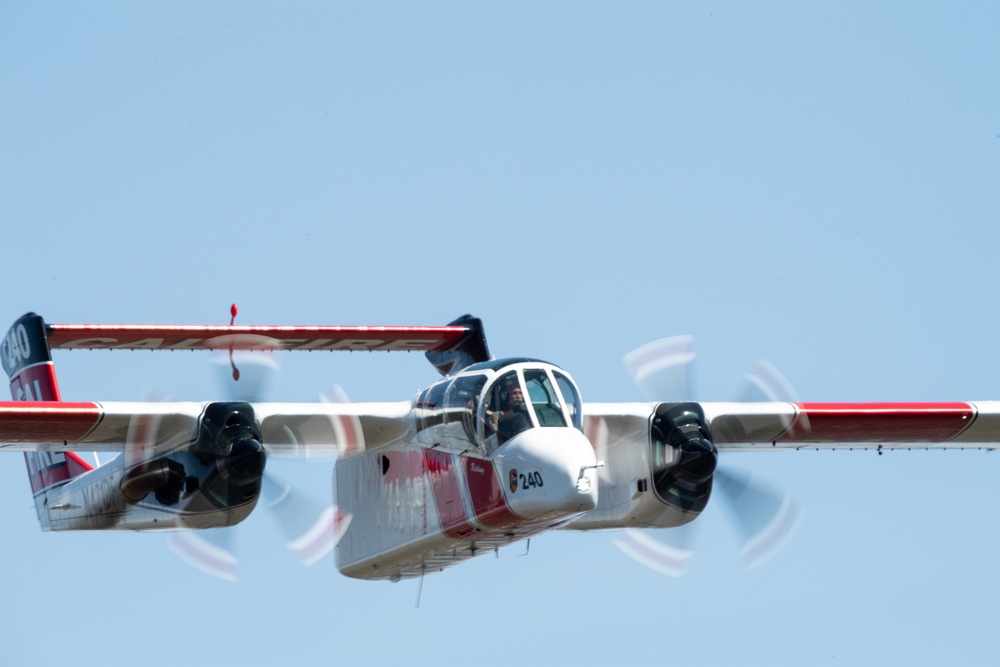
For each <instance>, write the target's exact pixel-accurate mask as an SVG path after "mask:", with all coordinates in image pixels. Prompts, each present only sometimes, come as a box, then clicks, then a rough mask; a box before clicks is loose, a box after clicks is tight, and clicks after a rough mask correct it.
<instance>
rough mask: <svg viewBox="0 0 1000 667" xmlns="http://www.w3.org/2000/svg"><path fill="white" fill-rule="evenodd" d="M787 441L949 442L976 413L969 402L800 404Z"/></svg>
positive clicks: (964, 427)
mask: <svg viewBox="0 0 1000 667" xmlns="http://www.w3.org/2000/svg"><path fill="white" fill-rule="evenodd" d="M796 405H797V406H798V408H799V411H800V413H799V416H798V418H797V419H796V420H795V423H793V424H792V426H791V427H790V428H789V429H788V431H787V432H786V433H784V434H782V436H781V437H780V438H779V440H782V441H787V442H832V441H842V442H946V441H948V440H951V439H952V438H955V437H956V436H958V434H960V433H961V432H962V431H964V430H965V429H967V428H968V427H969V425H970V424H972V422H973V420H974V419H975V416H976V411H975V409H974V408H973V407H972V406H971V405H970V404H968V403H961V402H957V403H864V404H859V403H798V404H796Z"/></svg>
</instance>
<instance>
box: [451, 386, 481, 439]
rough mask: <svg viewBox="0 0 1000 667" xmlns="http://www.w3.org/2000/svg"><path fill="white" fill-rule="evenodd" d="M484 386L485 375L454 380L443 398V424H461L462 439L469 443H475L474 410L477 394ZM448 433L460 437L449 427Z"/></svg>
mask: <svg viewBox="0 0 1000 667" xmlns="http://www.w3.org/2000/svg"><path fill="white" fill-rule="evenodd" d="M484 384H486V376H485V375H474V376H472V377H460V378H456V379H455V381H454V382H452V383H451V386H450V387H449V388H448V395H447V396H446V397H445V422H446V423H447V424H449V425H450V424H461V430H462V432H463V433H464V439H465V440H468V441H469V442H470V443H474V442H477V438H476V409H477V408H478V404H479V393H480V392H481V391H482V390H483V385H484ZM448 432H449V434H450V435H451V436H452V437H460V436H458V434H457V433H454V432H453V429H452V428H451V426H449V427H448Z"/></svg>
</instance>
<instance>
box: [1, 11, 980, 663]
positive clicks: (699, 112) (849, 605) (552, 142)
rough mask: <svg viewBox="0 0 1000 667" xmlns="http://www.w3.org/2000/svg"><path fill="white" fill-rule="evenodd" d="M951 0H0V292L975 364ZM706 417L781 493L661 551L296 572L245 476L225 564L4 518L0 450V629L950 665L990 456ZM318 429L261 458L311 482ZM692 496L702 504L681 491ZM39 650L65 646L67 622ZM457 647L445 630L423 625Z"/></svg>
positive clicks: (101, 654) (378, 366)
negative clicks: (278, 456)
mask: <svg viewBox="0 0 1000 667" xmlns="http://www.w3.org/2000/svg"><path fill="white" fill-rule="evenodd" d="M998 19H1000V11H998V10H997V8H996V7H995V6H993V5H991V4H989V3H951V4H949V5H948V6H944V5H938V4H934V3H903V2H884V3H877V4H875V5H872V4H871V3H860V2H849V3H824V4H822V5H818V6H817V5H809V6H804V5H802V4H801V3H752V4H750V5H748V4H747V3H725V2H718V3H672V4H667V3H638V2H636V3H626V4H624V5H616V6H611V5H605V4H599V3H574V4H573V5H572V6H570V5H569V4H556V3H547V4H542V5H538V4H537V3H504V4H499V3H490V4H487V3H474V4H467V3H435V4H418V3H343V4H336V5H335V4H334V3H306V2H299V3H283V4H280V5H278V4H272V3H248V2H216V3H190V2H180V3H110V2H109V3H101V4H98V5H83V4H79V3H13V2H6V1H0V219H2V224H0V228H2V232H3V238H4V246H3V247H4V250H5V252H4V275H5V277H6V280H7V282H6V285H7V287H6V289H5V290H4V297H3V299H2V300H0V304H2V306H3V308H2V311H3V313H4V314H5V316H6V318H7V319H8V321H11V322H12V321H13V320H14V319H15V318H16V317H18V316H19V315H21V314H23V313H24V312H26V311H29V310H34V311H37V312H39V313H40V314H42V315H43V316H44V317H45V318H47V319H48V320H49V321H51V322H66V323H86V322H126V323H131V322H166V323H226V322H228V308H229V304H230V303H232V302H234V301H235V302H237V303H238V304H239V305H240V309H241V314H240V318H239V320H238V321H241V322H242V323H245V324H254V323H256V324H312V323H324V324H444V323H446V322H448V321H450V320H451V319H452V318H454V317H456V316H458V315H460V314H462V313H465V312H471V313H474V314H476V315H478V316H479V317H481V318H483V320H484V321H485V324H486V330H487V335H488V337H489V342H490V346H491V349H492V351H493V352H494V353H495V354H497V355H501V356H507V355H530V356H535V357H540V358H544V359H548V360H551V361H553V362H554V363H557V364H559V365H561V366H563V367H564V368H566V369H567V370H568V371H569V372H570V373H572V374H573V375H574V377H575V379H576V380H577V382H578V383H579V384H580V386H581V390H582V392H583V394H584V399H585V400H587V399H590V400H600V401H614V400H638V399H639V394H638V391H637V390H636V389H635V388H634V387H633V386H632V385H631V384H630V381H629V378H628V376H627V374H626V372H625V370H624V368H623V366H622V363H621V358H622V356H623V355H624V354H625V353H626V352H628V351H629V350H631V349H632V348H634V347H636V346H637V345H640V344H642V343H645V342H647V341H649V340H653V339H656V338H659V337H662V336H666V335H672V334H680V333H689V334H693V335H694V336H695V337H696V341H697V342H696V345H697V350H698V355H699V356H698V359H697V361H696V362H695V368H694V371H695V374H696V377H695V383H696V385H695V391H696V394H697V396H698V397H699V398H703V399H706V400H708V399H716V400H724V399H727V398H731V397H733V396H734V395H735V394H736V393H737V390H738V388H739V386H740V377H741V375H742V374H743V373H744V372H745V371H746V370H748V369H749V368H750V367H751V366H752V365H753V364H754V362H756V361H757V360H758V359H760V358H766V359H768V360H769V361H771V363H773V364H774V365H775V366H776V367H778V368H779V369H780V370H781V371H782V372H783V373H784V375H785V376H786V377H787V378H788V379H789V381H790V382H791V383H792V384H793V385H794V386H795V388H796V390H797V391H798V393H799V395H800V396H802V397H803V398H804V399H806V400H858V401H864V400H901V401H923V400H977V399H978V400H983V399H996V398H998V397H1000V379H998V378H1000V350H998V349H997V347H998V346H997V339H998V336H997V334H998V332H1000V316H998V310H997V308H996V296H995V291H996V289H997V285H998V279H997V278H998V274H997V269H996V251H997V248H998V247H1000V225H998V219H997V216H998V211H1000V188H998V187H997V183H998V182H1000V86H998V85H997V63H998V62H1000V51H998V47H997V45H996V38H995V33H996V29H995V28H996V26H997V25H998ZM56 367H57V373H58V375H59V378H60V381H61V387H62V390H63V394H64V397H65V398H67V399H71V400H72V399H77V400H132V399H135V398H136V397H138V396H139V395H140V394H141V392H142V391H143V390H145V389H147V388H151V387H155V388H158V389H159V390H161V391H165V392H169V393H170V395H171V396H173V397H174V398H177V399H208V398H212V397H213V394H214V392H215V389H214V387H215V383H214V380H213V378H212V375H211V373H210V371H209V369H208V364H207V357H203V356H200V355H199V354H197V353H190V354H188V353H176V354H163V355H153V354H147V353H121V354H112V353H103V352H101V353H98V352H94V353H76V352H72V353H61V354H60V353H57V358H56ZM434 377H435V372H434V371H433V369H432V368H431V367H430V365H429V364H428V363H427V362H426V361H425V360H424V359H423V357H422V356H420V355H405V354H400V355H396V356H389V355H378V354H343V355H339V356H338V355H333V354H331V355H320V354H309V355H298V356H297V357H291V356H290V357H289V358H288V359H287V360H286V361H285V364H284V372H283V374H282V376H281V379H280V381H279V385H278V387H277V394H278V395H277V396H276V398H280V399H282V400H303V401H308V400H314V399H315V397H316V396H317V394H318V392H319V391H321V390H324V389H327V388H328V387H330V386H331V385H332V384H333V383H335V382H337V383H340V384H341V385H343V386H344V387H345V389H346V390H347V392H348V393H349V394H350V396H351V397H352V398H353V399H354V400H403V399H407V398H409V397H410V396H412V394H413V392H415V391H416V390H417V389H418V388H420V387H422V386H425V385H426V384H429V383H430V382H431V381H433V379H434ZM995 457H996V455H995V454H987V453H985V452H890V453H888V454H886V455H885V456H881V457H879V456H876V455H875V454H874V453H872V452H840V453H824V452H796V453H784V454H773V455H771V454H743V455H736V456H734V457H729V458H730V461H729V462H730V463H733V462H735V465H737V466H739V467H742V468H744V469H752V470H754V471H755V472H756V473H757V474H759V475H762V476H764V477H766V478H767V479H768V480H771V482H772V483H773V485H774V488H775V489H787V490H789V491H791V492H792V493H794V494H795V496H796V497H797V498H798V499H799V500H800V502H802V504H803V505H804V506H805V507H806V511H807V516H806V520H805V523H804V525H803V527H802V529H801V531H800V532H799V534H798V536H797V537H796V539H795V540H794V541H793V542H792V543H791V545H790V546H789V547H788V548H787V549H786V550H785V551H784V552H782V553H781V554H780V555H779V556H778V557H777V558H776V559H775V560H773V561H772V562H770V563H768V564H767V565H766V566H765V567H763V568H761V569H759V570H755V571H753V572H749V573H747V572H744V571H743V570H742V569H741V566H740V562H739V556H738V544H737V542H736V539H735V537H734V532H733V530H732V529H731V526H730V524H729V523H728V517H727V516H726V514H725V512H724V511H723V510H724V506H721V503H712V504H711V505H710V507H709V510H708V511H707V512H706V514H705V516H703V517H702V518H701V519H699V521H698V524H699V525H700V529H699V531H698V533H699V534H698V544H699V553H698V555H697V560H696V561H695V564H694V567H693V570H692V572H691V574H690V576H688V577H687V578H685V579H681V580H673V579H667V578H664V577H662V576H660V575H657V574H655V573H653V572H651V571H649V570H646V569H644V568H643V567H641V566H639V565H638V564H636V563H634V562H632V561H630V560H629V559H628V558H627V557H625V556H624V555H623V554H622V553H620V552H619V551H618V550H617V549H616V548H615V547H614V545H613V538H614V536H613V535H612V534H572V533H568V534H558V535H548V536H544V537H541V538H538V539H535V540H533V541H532V542H531V548H530V552H529V553H528V555H527V556H526V557H522V556H521V555H520V554H523V553H524V548H523V545H518V546H514V547H512V548H510V549H507V550H506V551H502V552H500V556H499V558H494V557H492V556H489V557H484V558H480V559H477V560H475V561H472V562H470V563H467V564H465V565H463V566H461V567H457V568H454V569H452V570H449V571H447V572H445V573H442V574H438V575H435V576H432V577H428V578H427V580H426V581H425V582H424V585H423V593H422V602H421V606H420V608H419V609H415V608H414V601H415V599H416V594H417V584H416V582H403V583H399V584H389V583H381V582H378V583H369V582H357V581H353V580H349V579H347V578H345V577H341V576H340V575H338V574H337V572H336V570H335V568H334V566H333V562H332V558H328V559H326V560H324V561H322V562H320V563H318V564H317V565H315V566H313V567H311V568H307V569H303V568H299V567H297V566H296V565H295V563H294V561H293V560H292V558H291V557H290V556H288V555H287V554H286V553H285V552H284V551H283V550H282V547H281V544H280V542H281V539H280V533H279V532H278V531H277V530H276V529H275V527H274V526H273V525H272V524H271V523H270V522H269V519H268V517H267V516H265V515H264V513H263V512H258V513H255V514H254V515H253V516H251V518H250V519H249V520H248V521H247V522H245V524H243V525H242V526H240V527H239V528H238V531H237V537H236V539H237V542H238V544H237V548H238V549H239V555H240V558H241V564H240V575H241V581H240V582H239V583H237V584H229V583H226V582H221V581H216V580H213V579H211V578H208V577H206V576H205V575H203V574H201V573H199V572H196V571H194V570H192V569H190V568H189V567H188V566H186V565H184V564H183V563H181V562H180V561H179V560H177V559H176V558H175V557H174V556H173V555H172V554H171V553H170V552H169V551H168V550H167V549H166V547H165V546H164V543H163V542H164V540H163V537H162V536H159V535H145V534H112V533H107V534H42V533H41V532H40V531H39V530H38V527H37V522H36V520H35V517H34V512H33V510H32V507H31V497H30V492H29V488H28V483H27V479H26V475H25V472H24V463H23V460H22V457H21V456H20V455H17V454H11V455H5V456H2V457H0V503H2V504H3V506H5V507H6V508H7V510H6V511H5V512H4V518H3V519H2V521H0V526H2V530H3V534H4V535H5V540H4V545H5V548H3V549H0V568H2V571H3V573H4V574H3V575H0V627H2V628H3V637H4V640H3V641H2V642H0V662H2V663H3V664H65V663H67V662H73V663H76V664H97V663H101V664H104V663H108V662H110V663H112V664H122V663H125V662H128V661H130V660H133V659H135V658H136V656H141V658H142V660H143V662H147V663H148V664H151V665H158V664H163V665H166V664H176V663H177V661H178V660H188V661H190V662H194V663H195V664H199V663H201V664H204V663H210V662H213V661H217V662H235V661H236V660H239V661H241V662H243V663H244V664H273V663H275V662H278V661H281V662H288V661H289V660H291V659H299V660H302V661H305V662H307V663H309V662H320V661H322V662H330V661H344V663H345V664H348V663H350V662H355V661H358V660H368V661H371V660H377V661H378V662H389V661H390V660H393V661H396V660H407V661H408V662H409V663H410V664H429V663H432V662H440V661H441V660H442V658H444V659H449V660H450V659H456V658H457V659H464V658H465V657H466V656H468V657H471V658H473V659H474V660H475V661H476V662H477V663H480V664H487V665H490V664H498V665H500V664H503V665H507V664H510V663H511V662H518V661H525V662H536V661H538V660H540V659H543V658H553V657H558V658H559V659H560V660H569V661H573V662H575V663H579V664H610V663H612V662H615V663H618V662H619V661H626V660H633V661H634V660H637V659H643V658H649V657H653V658H654V659H663V660H669V661H671V662H675V663H682V662H686V661H691V660H697V661H699V662H704V661H705V660H708V661H709V662H715V663H720V664H732V663H735V662H737V661H739V662H746V663H764V662H767V663H769V664H778V665H780V664H788V665H801V664H822V663H834V664H835V663H840V664H852V665H863V664H873V665H875V664H886V663H888V662H890V661H891V662H895V663H904V662H905V663H909V664H940V663H942V662H945V661H949V662H950V661H953V660H955V659H961V660H963V661H964V662H965V663H966V664H988V663H991V662H992V661H993V658H994V654H995V646H994V644H995V643H994V633H995V628H996V625H997V621H998V620H1000V614H998V612H997V610H996V598H997V595H998V593H1000V574H998V573H997V568H996V562H997V560H998V558H1000V540H998V537H1000V532H998V531H1000V526H998V525H997V520H996V518H995V508H996V507H998V506H1000V485H998V484H997V481H998V479H1000V463H998V462H997V459H996V458H995ZM330 467H331V466H330V464H329V463H325V464H307V463H302V462H288V461H281V462H274V464H273V465H272V466H271V468H270V469H272V470H273V471H275V472H276V473H279V474H281V475H282V476H284V477H286V478H288V479H291V480H293V481H295V482H296V488H297V489H301V491H302V492H303V493H305V494H308V495H311V496H313V497H314V498H315V499H316V500H317V501H318V502H323V501H326V500H327V499H328V498H329V493H330V489H329V486H330V475H331V469H330ZM716 505H720V506H716ZM70 653H71V654H72V656H70V655H69V654H70ZM460 656H461V657H460Z"/></svg>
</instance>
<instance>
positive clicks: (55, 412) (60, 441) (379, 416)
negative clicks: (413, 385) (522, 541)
mask: <svg viewBox="0 0 1000 667" xmlns="http://www.w3.org/2000/svg"><path fill="white" fill-rule="evenodd" d="M208 405H209V403H176V402H175V403H167V402H164V403H156V402H152V403H150V402H119V403H112V402H108V403H97V402H93V403H84V402H75V403H74V402H63V401H2V402H0V450H5V451H49V452H70V451H93V452H123V451H126V450H127V449H128V448H129V447H130V446H136V447H138V446H142V447H145V448H146V450H147V453H148V450H149V448H150V447H152V448H154V449H163V450H169V449H173V448H175V447H178V446H181V445H184V444H186V443H189V442H191V441H192V440H193V439H194V438H195V437H196V435H197V429H198V424H199V419H200V417H201V415H202V413H203V412H204V411H205V408H206V406H208ZM252 407H253V410H254V414H255V416H256V418H257V420H258V421H259V422H260V425H261V433H262V435H263V441H264V446H265V448H266V449H267V450H268V451H271V452H278V453H319V454H323V453H338V452H339V453H351V452H352V451H355V450H359V449H364V448H373V447H378V446H381V445H383V444H387V443H389V442H393V441H395V440H397V439H399V438H401V437H403V435H404V434H406V432H407V431H408V430H409V429H410V426H411V422H410V416H409V415H410V403H409V402H407V401H404V402H400V403H256V404H253V406H252ZM149 423H155V424H156V426H155V428H156V435H155V439H154V441H153V442H149V438H137V437H136V436H135V435H134V430H135V429H136V428H137V427H142V426H143V425H144V424H149ZM130 431H132V432H133V435H130ZM130 443H134V444H130Z"/></svg>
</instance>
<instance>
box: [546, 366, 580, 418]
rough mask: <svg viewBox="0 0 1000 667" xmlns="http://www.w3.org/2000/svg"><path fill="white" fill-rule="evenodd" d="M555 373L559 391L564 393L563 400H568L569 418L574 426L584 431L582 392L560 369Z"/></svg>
mask: <svg viewBox="0 0 1000 667" xmlns="http://www.w3.org/2000/svg"><path fill="white" fill-rule="evenodd" d="M553 375H555V376H556V384H557V385H558V386H559V393H560V394H562V397H563V400H564V401H566V409H567V410H568V411H569V418H570V419H571V420H573V426H575V427H576V428H578V429H580V430H581V431H582V430H583V409H582V401H580V394H579V392H577V390H576V385H574V384H573V383H572V382H570V380H569V378H568V377H566V376H565V375H563V374H562V373H559V372H558V371H556V372H554V373H553Z"/></svg>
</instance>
